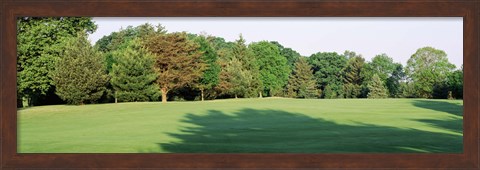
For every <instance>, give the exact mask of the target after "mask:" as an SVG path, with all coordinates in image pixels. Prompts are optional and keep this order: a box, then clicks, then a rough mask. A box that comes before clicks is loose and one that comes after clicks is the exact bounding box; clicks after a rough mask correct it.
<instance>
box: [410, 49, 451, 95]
mask: <svg viewBox="0 0 480 170" xmlns="http://www.w3.org/2000/svg"><path fill="white" fill-rule="evenodd" d="M454 68H455V65H453V64H451V63H450V62H448V58H447V54H446V53H445V52H444V51H442V50H437V49H435V48H432V47H423V48H420V49H418V50H417V52H415V54H413V55H412V56H411V57H410V59H409V60H408V62H407V67H406V73H407V75H408V76H409V78H411V79H412V80H413V82H414V87H415V90H416V91H417V92H418V94H417V95H418V96H420V97H425V98H431V97H432V92H433V88H434V85H435V84H439V83H442V82H443V81H445V79H446V78H447V77H446V76H447V75H448V74H449V73H450V72H451V71H452V70H453V69H454Z"/></svg>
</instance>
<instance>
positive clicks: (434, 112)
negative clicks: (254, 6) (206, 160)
mask: <svg viewBox="0 0 480 170" xmlns="http://www.w3.org/2000/svg"><path fill="white" fill-rule="evenodd" d="M463 80H464V79H463V19H462V17H148V18H147V17H19V18H17V79H16V81H17V152H18V153H463Z"/></svg>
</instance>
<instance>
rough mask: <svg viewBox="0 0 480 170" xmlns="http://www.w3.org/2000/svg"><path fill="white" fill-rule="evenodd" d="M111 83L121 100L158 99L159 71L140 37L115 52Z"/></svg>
mask: <svg viewBox="0 0 480 170" xmlns="http://www.w3.org/2000/svg"><path fill="white" fill-rule="evenodd" d="M113 54H114V58H115V61H116V63H115V64H113V67H112V72H111V73H110V75H111V77H112V78H111V80H110V82H111V84H112V85H113V88H114V89H115V98H116V99H118V100H119V101H125V102H131V101H150V100H153V101H154V100H157V99H158V98H159V97H160V96H159V94H160V93H159V89H158V86H157V85H156V84H155V80H157V76H158V75H157V73H155V71H154V70H153V64H154V59H153V56H152V55H151V54H149V53H148V52H147V51H146V50H145V49H144V48H142V46H141V45H140V40H139V39H133V40H131V41H129V42H128V45H127V47H126V48H125V49H121V50H117V51H115V52H114V53H113Z"/></svg>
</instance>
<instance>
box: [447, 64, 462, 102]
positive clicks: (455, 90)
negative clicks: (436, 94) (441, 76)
mask: <svg viewBox="0 0 480 170" xmlns="http://www.w3.org/2000/svg"><path fill="white" fill-rule="evenodd" d="M447 86H448V87H449V91H451V93H452V98H454V99H463V66H462V68H461V69H459V70H456V71H454V72H452V73H451V74H450V75H449V76H448V78H447Z"/></svg>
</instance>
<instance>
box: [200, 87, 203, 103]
mask: <svg viewBox="0 0 480 170" xmlns="http://www.w3.org/2000/svg"><path fill="white" fill-rule="evenodd" d="M200 92H201V93H202V101H203V89H201V90H200Z"/></svg>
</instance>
